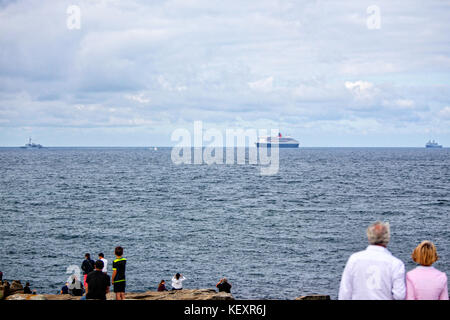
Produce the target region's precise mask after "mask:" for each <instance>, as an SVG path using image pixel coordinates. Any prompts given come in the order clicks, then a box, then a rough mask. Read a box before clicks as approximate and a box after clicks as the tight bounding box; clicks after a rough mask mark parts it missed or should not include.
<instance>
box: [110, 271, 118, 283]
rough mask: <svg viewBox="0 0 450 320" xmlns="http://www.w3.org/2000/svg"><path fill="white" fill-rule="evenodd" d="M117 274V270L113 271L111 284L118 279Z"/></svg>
mask: <svg viewBox="0 0 450 320" xmlns="http://www.w3.org/2000/svg"><path fill="white" fill-rule="evenodd" d="M116 274H117V270H116V269H113V273H112V275H111V283H114V278H115V277H116Z"/></svg>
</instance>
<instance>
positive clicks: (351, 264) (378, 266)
mask: <svg viewBox="0 0 450 320" xmlns="http://www.w3.org/2000/svg"><path fill="white" fill-rule="evenodd" d="M367 238H368V240H369V244H370V245H369V246H368V247H367V248H366V250H363V251H360V252H357V253H354V254H352V255H351V256H350V258H349V259H348V261H347V264H346V265H345V268H344V272H343V274H342V279H341V284H340V288H339V300H404V299H405V296H406V285H405V265H404V264H403V262H402V261H400V260H399V259H397V258H396V257H394V256H393V255H392V254H391V253H390V252H389V250H388V249H386V247H387V245H388V243H389V239H390V228H389V223H384V222H380V221H377V222H375V223H374V224H372V225H370V226H369V227H368V228H367Z"/></svg>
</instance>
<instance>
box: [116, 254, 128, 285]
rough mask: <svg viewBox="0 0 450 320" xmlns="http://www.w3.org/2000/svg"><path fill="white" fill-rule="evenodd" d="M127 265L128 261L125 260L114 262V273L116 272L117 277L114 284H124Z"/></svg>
mask: <svg viewBox="0 0 450 320" xmlns="http://www.w3.org/2000/svg"><path fill="white" fill-rule="evenodd" d="M126 264H127V259H125V258H118V259H116V260H114V261H113V265H112V269H113V271H114V270H116V271H117V273H116V276H115V277H114V279H112V280H113V281H114V283H116V282H124V281H125V266H126Z"/></svg>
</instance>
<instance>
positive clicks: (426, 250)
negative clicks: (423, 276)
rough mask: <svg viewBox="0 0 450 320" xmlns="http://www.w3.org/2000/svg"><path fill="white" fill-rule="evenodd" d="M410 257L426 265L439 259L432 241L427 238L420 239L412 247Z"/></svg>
mask: <svg viewBox="0 0 450 320" xmlns="http://www.w3.org/2000/svg"><path fill="white" fill-rule="evenodd" d="M411 257H412V259H413V261H414V262H416V263H418V264H420V265H422V266H427V267H428V266H431V265H432V264H433V263H435V262H436V261H437V260H438V259H439V256H438V254H437V251H436V247H435V245H434V243H433V242H431V241H428V240H425V241H422V242H421V243H420V244H419V245H418V246H417V247H416V248H415V249H414V251H413V253H412V255H411Z"/></svg>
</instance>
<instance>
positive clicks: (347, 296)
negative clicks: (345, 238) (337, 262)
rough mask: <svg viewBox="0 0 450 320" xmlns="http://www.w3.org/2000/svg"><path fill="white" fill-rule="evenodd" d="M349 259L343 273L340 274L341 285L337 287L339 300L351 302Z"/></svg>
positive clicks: (350, 262)
mask: <svg viewBox="0 0 450 320" xmlns="http://www.w3.org/2000/svg"><path fill="white" fill-rule="evenodd" d="M351 264H352V261H351V257H350V259H348V261H347V264H346V265H345V268H344V272H343V273H342V279H341V284H340V287H339V297H338V299H339V300H351V299H352V275H351Z"/></svg>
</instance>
